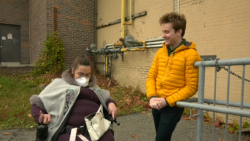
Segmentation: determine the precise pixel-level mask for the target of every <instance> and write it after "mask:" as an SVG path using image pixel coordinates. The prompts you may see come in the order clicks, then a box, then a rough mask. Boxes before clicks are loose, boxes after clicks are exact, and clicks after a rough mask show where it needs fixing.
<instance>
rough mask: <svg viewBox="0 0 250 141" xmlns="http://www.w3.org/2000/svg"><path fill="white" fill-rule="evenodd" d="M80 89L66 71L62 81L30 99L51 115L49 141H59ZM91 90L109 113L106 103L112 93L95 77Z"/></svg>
mask: <svg viewBox="0 0 250 141" xmlns="http://www.w3.org/2000/svg"><path fill="white" fill-rule="evenodd" d="M80 88H81V87H80V86H78V85H77V83H76V81H75V79H74V78H73V77H72V76H71V74H70V73H69V71H65V72H64V73H63V74H62V78H61V79H59V78H58V79H54V80H53V81H52V82H51V83H50V84H49V85H48V86H47V87H46V88H45V89H44V90H43V91H42V92H41V93H40V94H39V95H38V96H37V95H33V96H32V97H31V98H30V103H31V104H36V105H37V106H38V107H40V108H42V109H44V110H46V111H47V112H48V114H50V115H51V122H50V124H49V125H48V129H49V135H48V138H47V141H55V140H56V139H57V137H58V135H59V133H60V131H61V130H62V128H63V127H64V126H65V123H66V122H67V119H68V116H69V112H70V111H71V108H72V106H73V105H74V103H75V101H76V99H77V97H78V95H79V93H80ZM89 89H91V90H93V91H94V92H95V93H96V95H97V96H98V98H99V100H100V102H101V104H102V105H103V107H104V108H105V109H106V110H107V111H108V107H107V106H106V102H107V101H108V100H109V99H111V97H110V93H109V91H107V90H103V89H100V88H99V86H98V85H96V77H95V76H92V77H91V79H90V83H89Z"/></svg>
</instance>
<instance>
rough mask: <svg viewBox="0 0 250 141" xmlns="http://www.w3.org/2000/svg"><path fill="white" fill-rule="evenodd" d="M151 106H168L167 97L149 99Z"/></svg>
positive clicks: (159, 107)
mask: <svg viewBox="0 0 250 141" xmlns="http://www.w3.org/2000/svg"><path fill="white" fill-rule="evenodd" d="M149 106H150V107H152V108H154V109H157V110H160V109H161V108H163V107H165V106H167V103H166V100H165V98H156V97H153V98H151V99H150V100H149Z"/></svg>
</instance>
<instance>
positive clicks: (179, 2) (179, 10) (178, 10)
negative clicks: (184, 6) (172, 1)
mask: <svg viewBox="0 0 250 141" xmlns="http://www.w3.org/2000/svg"><path fill="white" fill-rule="evenodd" d="M178 13H180V0H178Z"/></svg>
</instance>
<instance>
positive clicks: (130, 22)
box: [123, 0, 133, 25]
mask: <svg viewBox="0 0 250 141" xmlns="http://www.w3.org/2000/svg"><path fill="white" fill-rule="evenodd" d="M132 6H133V4H132V0H130V21H129V22H128V23H126V22H124V23H123V24H124V25H132V22H133V21H132Z"/></svg>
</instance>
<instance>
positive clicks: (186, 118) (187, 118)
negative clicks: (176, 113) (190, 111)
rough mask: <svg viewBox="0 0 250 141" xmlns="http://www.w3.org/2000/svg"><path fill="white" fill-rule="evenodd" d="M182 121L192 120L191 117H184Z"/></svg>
mask: <svg viewBox="0 0 250 141" xmlns="http://www.w3.org/2000/svg"><path fill="white" fill-rule="evenodd" d="M182 119H183V120H190V118H189V117H183V118H182Z"/></svg>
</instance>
